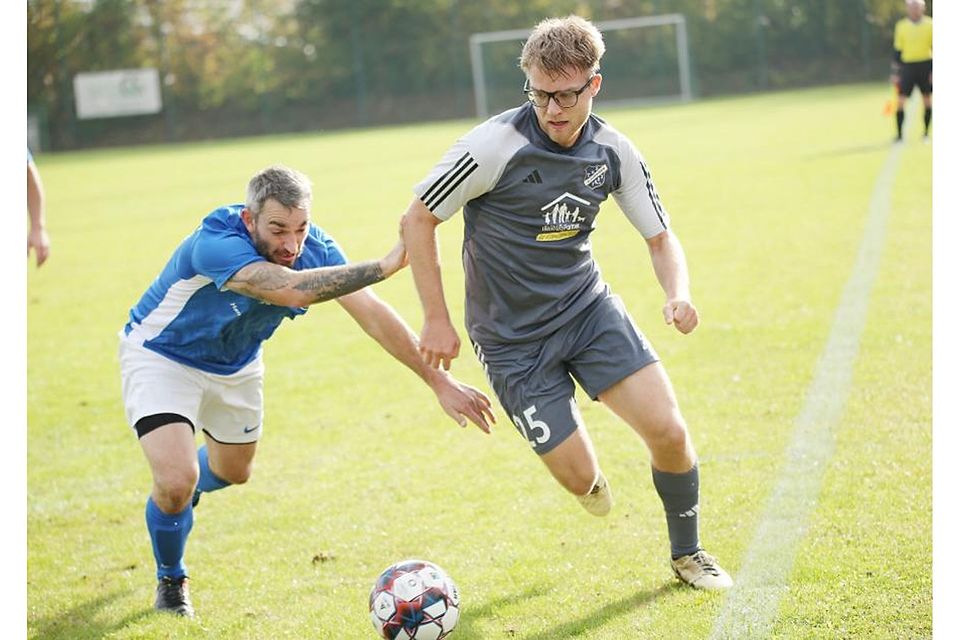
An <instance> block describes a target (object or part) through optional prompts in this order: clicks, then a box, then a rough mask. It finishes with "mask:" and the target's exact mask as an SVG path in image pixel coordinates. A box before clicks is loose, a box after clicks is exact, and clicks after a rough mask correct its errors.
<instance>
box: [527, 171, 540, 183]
mask: <svg viewBox="0 0 960 640" xmlns="http://www.w3.org/2000/svg"><path fill="white" fill-rule="evenodd" d="M523 181H524V182H530V183H532V184H543V178H541V177H540V172H539V171H537V170H536V169H534V170H533V171H531V172H530V175H528V176H527V177H526V178H524V179H523Z"/></svg>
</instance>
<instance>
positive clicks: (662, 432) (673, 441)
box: [647, 413, 690, 455]
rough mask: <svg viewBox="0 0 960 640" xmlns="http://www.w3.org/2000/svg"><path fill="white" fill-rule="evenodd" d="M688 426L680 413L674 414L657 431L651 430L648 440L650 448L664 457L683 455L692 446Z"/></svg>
mask: <svg viewBox="0 0 960 640" xmlns="http://www.w3.org/2000/svg"><path fill="white" fill-rule="evenodd" d="M689 440H690V436H689V434H688V433H687V425H686V423H685V422H684V421H683V418H682V417H681V416H680V415H679V413H673V414H671V415H670V417H669V418H667V419H665V420H663V421H662V422H661V423H660V424H659V425H657V428H656V429H651V430H650V434H649V437H648V438H647V444H648V446H649V447H650V448H651V449H652V450H653V451H655V452H658V453H662V454H664V455H677V454H682V453H683V452H685V451H686V450H687V448H688V447H689V446H690V442H689Z"/></svg>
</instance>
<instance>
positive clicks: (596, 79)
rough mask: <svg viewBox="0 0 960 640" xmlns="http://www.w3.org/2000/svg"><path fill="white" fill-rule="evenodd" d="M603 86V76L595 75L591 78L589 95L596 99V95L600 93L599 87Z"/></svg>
mask: <svg viewBox="0 0 960 640" xmlns="http://www.w3.org/2000/svg"><path fill="white" fill-rule="evenodd" d="M601 84H603V76H602V75H600V74H599V73H597V74H596V75H594V76H593V83H592V84H591V85H590V95H591V96H593V97H597V94H598V93H600V85H601Z"/></svg>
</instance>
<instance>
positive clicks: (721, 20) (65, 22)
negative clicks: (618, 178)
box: [27, 0, 933, 149]
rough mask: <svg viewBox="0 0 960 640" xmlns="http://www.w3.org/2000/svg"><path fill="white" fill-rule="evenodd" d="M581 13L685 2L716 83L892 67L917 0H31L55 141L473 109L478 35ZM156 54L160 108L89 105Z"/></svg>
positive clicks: (697, 65)
mask: <svg viewBox="0 0 960 640" xmlns="http://www.w3.org/2000/svg"><path fill="white" fill-rule="evenodd" d="M932 4H933V3H932V0H928V2H927V7H928V13H931V14H932V8H933V7H932ZM568 13H577V14H579V15H582V16H584V17H587V18H590V19H592V20H594V21H606V20H613V19H617V18H626V17H635V16H644V15H657V14H663V13H681V14H683V15H684V16H685V18H686V21H687V30H688V35H689V42H690V51H691V58H692V65H693V75H694V79H695V86H696V91H697V94H698V95H701V96H709V95H717V94H723V93H734V92H740V91H756V90H765V89H776V88H784V87H792V86H803V85H812V84H822V83H832V82H844V81H856V80H877V79H880V78H883V77H885V75H886V71H887V69H886V61H887V60H888V58H889V56H890V48H891V38H892V30H893V25H894V23H895V22H896V20H898V19H899V18H900V17H902V15H903V2H902V0H843V1H836V0H592V1H588V0H525V1H524V2H517V1H516V0H482V1H481V0H29V1H28V4H27V100H28V110H29V112H30V113H32V114H34V115H36V116H37V117H38V118H39V121H40V123H41V126H42V130H43V132H44V134H45V135H44V137H45V141H44V146H46V147H47V148H52V149H70V148H78V147H86V146H98V145H107V144H121V143H122V144H129V143H137V142H158V141H172V140H189V139H197V138H204V137H218V136H236V135H246V134H255V133H270V132H281V131H297V130H313V129H320V128H333V127H344V126H361V125H367V124H386V123H397V122H409V121H415V120H426V119H437V118H453V117H472V116H473V115H474V111H473V87H472V79H471V74H470V60H469V53H468V47H467V42H468V38H469V35H470V34H471V33H475V32H482V31H496V30H505V29H523V28H529V27H532V26H533V25H534V24H535V23H536V22H537V21H539V20H540V19H542V18H544V17H546V16H550V15H565V14H568ZM519 45H520V43H519V42H518V43H517V46H516V50H517V54H519ZM142 67H153V68H157V69H158V70H159V71H160V77H161V85H162V93H163V101H164V110H163V112H162V113H161V114H159V115H155V116H133V117H128V118H116V119H110V120H83V121H81V120H78V119H77V118H76V114H75V107H74V94H73V77H74V76H75V75H76V74H77V73H80V72H89V71H105V70H115V69H135V68H142ZM517 77H518V78H519V75H518V76H517ZM518 95H519V94H518Z"/></svg>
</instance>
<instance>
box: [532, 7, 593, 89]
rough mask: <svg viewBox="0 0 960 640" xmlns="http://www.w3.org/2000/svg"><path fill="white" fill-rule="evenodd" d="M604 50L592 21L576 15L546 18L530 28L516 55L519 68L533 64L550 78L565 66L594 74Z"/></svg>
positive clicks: (557, 74) (563, 70)
mask: <svg viewBox="0 0 960 640" xmlns="http://www.w3.org/2000/svg"><path fill="white" fill-rule="evenodd" d="M605 51H606V45H604V44H603V36H602V35H601V34H600V30H599V29H597V28H596V27H595V26H594V25H593V23H591V22H589V21H587V20H584V19H583V18H581V17H580V16H576V15H569V16H567V17H565V18H547V19H546V20H543V21H542V22H540V24H538V25H537V26H536V27H534V28H533V32H532V33H531V34H530V37H529V38H527V41H526V43H524V45H523V52H522V53H521V54H520V68H521V69H523V71H524V72H529V71H530V68H531V67H537V68H538V69H540V70H541V71H544V72H545V73H547V74H548V75H550V76H552V77H557V76H561V75H566V71H567V69H568V68H570V67H573V68H574V69H578V70H580V71H590V72H593V73H596V72H597V71H598V70H599V69H600V58H602V57H603V54H604V52H605Z"/></svg>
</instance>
